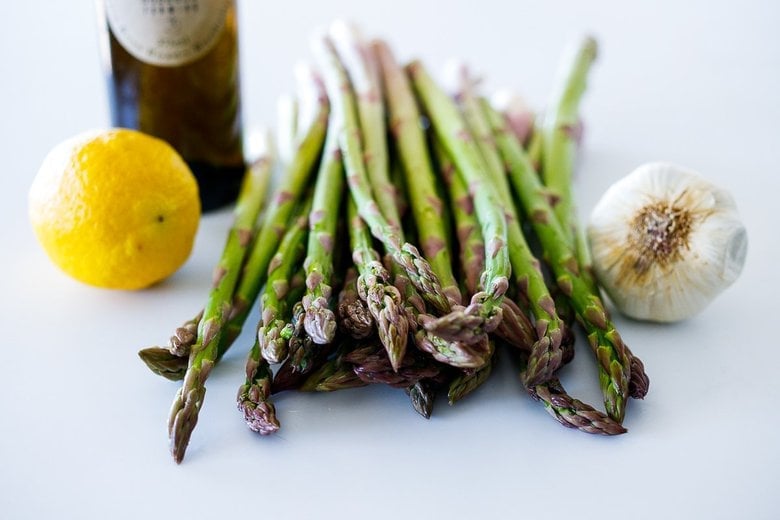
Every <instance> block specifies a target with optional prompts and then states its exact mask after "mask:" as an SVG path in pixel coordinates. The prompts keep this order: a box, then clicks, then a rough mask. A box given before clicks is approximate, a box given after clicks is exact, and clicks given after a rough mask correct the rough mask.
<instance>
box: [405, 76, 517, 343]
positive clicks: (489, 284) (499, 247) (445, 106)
mask: <svg viewBox="0 0 780 520" xmlns="http://www.w3.org/2000/svg"><path fill="white" fill-rule="evenodd" d="M407 73H408V74H409V76H410V79H411V81H412V84H413V86H414V89H415V92H416V94H417V97H418V100H419V101H420V104H421V105H422V107H423V109H424V111H425V112H426V113H427V114H428V117H429V118H430V119H431V123H432V126H433V130H434V132H435V134H436V136H437V137H438V139H439V140H440V141H441V143H442V145H443V146H444V148H445V150H446V151H447V153H448V154H449V155H450V156H451V157H452V159H453V161H454V162H455V164H456V165H457V171H458V173H459V174H460V175H462V176H463V181H464V182H465V183H466V185H467V186H468V187H469V191H470V192H471V194H472V196H473V199H474V207H475V211H476V213H477V218H478V219H479V222H480V227H481V229H482V236H483V237H484V239H485V271H484V272H483V274H482V283H481V285H482V287H483V288H484V290H483V291H480V292H478V293H476V294H474V295H473V296H472V299H471V303H470V304H469V306H468V307H466V308H465V309H462V310H461V309H458V310H456V311H455V312H453V313H451V314H450V315H449V316H443V317H442V318H440V319H439V320H436V321H433V322H431V323H429V324H428V327H429V329H428V330H430V331H432V332H434V333H435V334H437V335H439V336H442V337H445V338H447V339H455V340H461V341H474V342H476V341H480V340H482V339H483V337H484V336H485V334H486V333H488V332H490V331H491V330H493V329H495V328H496V326H498V323H499V322H500V321H501V300H502V299H503V297H504V293H505V292H506V290H507V288H508V286H509V276H510V275H511V271H512V267H511V264H510V262H509V251H508V247H507V221H506V216H505V215H504V212H503V211H501V208H502V204H501V198H500V196H499V195H498V193H497V190H496V187H495V186H493V185H492V184H491V183H490V182H489V181H488V179H486V178H485V174H484V169H485V167H484V164H483V161H482V158H481V156H480V152H479V149H478V148H477V145H476V143H475V142H474V141H473V140H472V139H471V138H470V134H469V133H468V129H467V128H466V124H465V122H464V121H463V118H462V117H461V115H460V113H459V112H458V109H457V107H455V105H454V104H453V103H452V101H451V100H450V99H449V97H448V96H447V95H446V94H445V93H444V92H442V90H441V89H440V88H439V87H438V85H436V84H435V82H434V81H433V79H432V78H431V77H430V75H429V74H428V73H427V71H426V70H425V68H424V67H423V65H422V63H420V62H419V61H416V62H413V63H412V64H410V65H409V66H408V67H407Z"/></svg>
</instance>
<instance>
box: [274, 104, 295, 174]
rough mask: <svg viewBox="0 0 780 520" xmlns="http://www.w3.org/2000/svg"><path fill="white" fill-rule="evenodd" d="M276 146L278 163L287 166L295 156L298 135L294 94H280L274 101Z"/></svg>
mask: <svg viewBox="0 0 780 520" xmlns="http://www.w3.org/2000/svg"><path fill="white" fill-rule="evenodd" d="M276 120H277V126H276V135H277V137H276V146H277V148H278V149H279V163H280V164H281V165H282V167H283V168H287V167H288V166H289V165H290V163H292V161H293V157H295V152H296V147H297V135H298V101H297V100H296V99H295V96H293V95H290V94H282V95H281V96H279V99H278V100H277V102H276Z"/></svg>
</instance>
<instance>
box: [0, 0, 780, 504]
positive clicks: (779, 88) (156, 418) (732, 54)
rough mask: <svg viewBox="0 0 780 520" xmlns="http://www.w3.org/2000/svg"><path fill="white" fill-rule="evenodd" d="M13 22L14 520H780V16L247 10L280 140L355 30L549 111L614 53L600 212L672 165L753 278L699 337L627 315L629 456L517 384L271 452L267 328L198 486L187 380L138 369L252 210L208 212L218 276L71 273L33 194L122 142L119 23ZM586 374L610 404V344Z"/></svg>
mask: <svg viewBox="0 0 780 520" xmlns="http://www.w3.org/2000/svg"><path fill="white" fill-rule="evenodd" d="M416 4H422V5H416ZM3 15H4V24H3V26H4V28H3V30H2V31H0V42H1V45H0V49H2V52H1V53H0V149H2V152H3V153H2V158H3V169H2V171H3V178H4V183H5V184H4V186H3V189H2V190H0V211H1V212H2V221H1V222H2V224H0V226H1V227H0V229H1V230H2V231H1V232H2V244H3V245H2V250H1V252H0V273H2V277H0V294H1V295H2V298H0V320H2V321H1V325H0V330H2V335H1V336H0V337H1V338H2V343H0V352H2V357H1V358H0V359H2V361H1V363H0V518H3V519H21V518H30V519H48V518H57V519H61V518H65V519H70V518H73V519H91V518H101V519H102V518H121V519H124V518H128V519H137V518H174V517H176V518H426V517H428V518H569V517H570V518H579V519H590V518H607V517H609V518H631V519H635V518H641V519H645V518H647V519H660V518H672V519H676V518H681V519H682V518H686V519H687V518H707V519H721V518H722V519H732V518H751V519H763V518H767V519H768V518H777V517H778V516H777V515H778V513H777V511H776V509H777V506H780V499H778V495H777V489H778V482H780V478H779V477H780V470H779V469H778V467H779V466H780V443H778V433H777V432H778V426H780V421H779V420H778V414H777V412H776V411H774V409H773V407H774V406H775V405H776V404H777V402H778V397H780V366H779V363H778V362H779V361H780V355H779V354H778V352H780V349H779V348H778V333H777V331H776V330H775V325H776V323H777V321H778V311H780V307H779V306H778V303H777V301H778V298H777V291H778V290H780V284H778V275H777V272H778V267H777V266H778V261H780V247H779V240H778V232H777V225H778V223H779V222H780V218H778V213H777V211H778V200H780V199H778V194H780V169H779V168H778V165H780V139H778V138H779V137H780V36H779V35H778V34H779V33H778V32H777V31H778V29H777V27H778V24H780V4H778V3H777V2H775V1H773V0H764V1H758V0H755V1H747V0H745V1H740V2H720V1H717V2H716V1H707V2H704V1H702V2H678V1H673V0H664V1H656V2H618V1H614V2H607V1H596V2H594V1H590V2H576V1H569V2H564V1H552V2H530V1H525V2H508V1H503V2H502V1H497V0H495V1H494V0H481V1H479V2H467V1H461V0H451V1H449V2H415V1H412V0H396V1H394V2H387V3H381V4H380V3H375V2H358V1H354V0H353V1H348V0H339V1H331V2H304V1H297V0H286V1H284V2H251V1H243V2H241V30H242V46H243V47H242V60H243V71H242V72H243V80H244V99H245V113H246V123H247V128H252V127H255V126H257V125H261V124H266V125H268V124H274V118H275V108H274V104H275V99H276V97H277V96H278V95H279V94H280V93H282V92H285V91H288V90H289V89H290V88H291V87H292V68H293V64H294V63H295V62H296V61H297V60H299V59H306V58H307V57H308V56H309V52H308V50H307V45H308V42H307V38H308V35H309V34H310V33H311V31H312V30H313V29H314V28H315V27H317V26H321V25H323V24H326V23H328V22H329V21H330V20H331V18H332V17H333V16H336V15H344V16H347V17H349V18H351V19H353V20H355V21H357V22H359V23H360V24H361V25H362V27H363V29H364V31H365V32H366V33H368V34H371V35H376V36H384V37H386V38H387V39H389V40H390V41H391V43H392V44H393V45H394V47H395V49H396V51H397V54H398V55H399V56H400V57H402V58H411V57H420V58H422V59H424V60H425V62H426V63H427V64H428V65H429V66H430V67H431V69H432V70H435V71H438V70H441V67H442V66H443V65H444V63H445V61H446V60H447V59H448V58H450V57H461V58H464V59H466V60H467V61H468V62H469V63H471V64H472V65H473V66H474V67H476V68H477V69H478V70H480V71H481V72H482V73H483V74H484V75H485V77H486V78H487V80H486V88H487V89H488V90H490V89H494V88H497V87H499V86H509V87H512V88H515V89H518V90H519V91H521V92H522V93H523V94H524V95H525V96H526V97H527V99H528V100H529V102H530V103H532V104H533V105H534V106H536V107H540V106H541V105H542V104H543V103H544V101H545V99H546V95H547V93H548V92H549V89H550V85H551V81H552V76H553V72H554V70H555V65H556V62H557V59H558V56H559V53H560V51H561V50H562V48H563V47H564V45H565V44H566V43H567V42H569V41H570V40H572V39H573V38H576V37H577V36H578V35H580V34H582V33H584V32H592V33H593V34H595V35H596V36H597V37H598V39H599V41H600V43H601V50H602V52H601V55H600V57H599V61H598V64H597V66H596V67H595V69H594V71H593V76H592V78H593V80H592V82H591V85H590V88H589V90H588V93H587V97H586V98H585V101H584V106H583V111H584V117H585V119H586V125H587V134H586V140H585V144H584V149H583V153H582V160H581V165H580V170H579V178H578V184H577V190H578V197H579V205H580V210H581V212H582V214H583V215H587V212H588V211H589V210H590V209H591V208H592V207H593V205H594V204H595V202H596V200H597V199H598V197H599V195H600V194H601V193H602V192H603V191H604V190H605V189H606V187H607V186H608V185H609V184H610V183H612V182H613V181H615V180H616V179H618V178H620V177H621V176H622V175H624V174H626V173H627V172H628V171H629V170H631V169H632V168H633V167H635V166H637V165H638V164H640V163H642V162H644V161H649V160H661V159H663V160H670V161H675V162H679V163H681V164H684V165H688V166H690V167H692V168H695V169H698V170H700V171H701V172H703V173H705V174H706V175H707V176H708V177H710V178H711V179H712V180H714V181H715V182H717V183H719V184H721V185H723V186H725V187H726V188H728V189H729V190H731V191H732V193H733V194H734V196H735V198H736V200H737V202H738V204H739V206H740V209H741V213H742V215H743V218H744V221H745V224H746V226H747V229H748V233H749V238H750V246H749V252H748V261H747V265H746V267H745V270H744V272H743V274H742V277H741V278H740V279H739V280H738V281H737V283H736V284H735V285H734V286H732V287H731V288H730V289H729V290H727V291H726V292H725V293H724V294H723V295H722V296H721V297H720V298H719V299H718V300H716V301H715V302H714V303H713V304H712V305H711V306H710V307H709V308H708V309H706V311H705V312H703V313H702V314H701V315H699V316H697V317H696V318H694V319H691V320H689V321H687V322H685V323H680V324H676V325H669V326H660V325H651V324H643V323H636V322H631V321H629V320H626V319H623V318H621V317H617V322H618V325H619V327H620V328H621V331H622V333H623V335H624V337H625V339H626V340H627V342H628V343H629V344H630V345H631V346H632V348H633V350H634V352H635V353H637V354H638V355H640V356H641V357H642V358H643V359H644V361H645V363H646V366H647V370H648V372H649V374H650V376H651V378H652V386H651V391H650V394H649V395H648V396H647V399H645V401H643V402H631V403H630V406H629V410H628V415H627V417H626V421H625V424H626V426H627V427H628V428H629V430H630V431H629V433H628V434H627V435H623V436H620V437H617V438H603V437H597V436H589V435H586V434H582V433H579V432H577V431H574V430H568V429H564V428H562V427H560V426H558V425H557V424H556V423H555V422H554V421H553V420H552V419H551V418H550V417H548V416H547V415H546V413H545V412H544V411H543V409H542V408H541V407H540V406H539V405H537V404H536V403H534V402H532V401H531V400H530V399H529V398H527V397H526V396H525V395H524V393H523V392H522V390H521V387H520V385H519V383H518V381H517V378H516V375H515V373H514V371H513V368H512V367H511V366H510V365H509V363H507V362H503V363H502V364H501V365H500V366H499V368H498V369H497V372H496V373H495V374H494V376H493V377H492V379H491V380H490V382H489V383H488V384H486V385H485V386H484V387H483V388H482V389H480V390H479V391H478V393H476V394H475V395H473V396H470V397H469V398H468V399H466V400H465V401H463V402H462V403H460V404H458V405H456V406H455V407H452V408H450V407H448V405H447V404H446V403H445V402H439V403H438V404H437V407H436V409H435V411H434V416H433V418H432V419H430V420H429V421H425V420H423V419H421V418H420V417H418V416H417V415H416V414H415V413H414V412H413V411H412V410H411V408H410V406H409V404H408V401H407V398H406V396H405V395H404V394H403V392H401V391H392V390H389V389H384V388H378V387H372V388H369V389H358V390H354V391H349V392H343V393H336V394H330V395H304V394H289V395H282V396H280V397H279V398H278V399H277V401H276V402H277V407H278V411H279V417H280V420H281V421H282V423H283V427H282V430H281V431H280V432H279V433H278V434H277V435H276V436H274V437H271V438H261V437H259V436H256V435H255V434H253V433H252V432H250V431H249V430H248V429H247V428H246V427H245V426H244V424H243V422H242V420H241V418H240V416H239V414H238V412H237V411H236V409H235V405H234V398H235V392H236V389H237V387H238V386H239V384H240V383H241V382H242V381H243V364H244V356H245V351H246V346H247V343H248V341H249V338H250V336H251V332H252V330H251V329H253V328H254V326H253V325H251V326H248V327H247V330H246V331H245V334H244V335H242V339H241V340H239V342H238V343H237V345H236V346H235V348H234V349H233V350H231V351H230V352H229V354H228V355H227V356H226V357H225V359H224V360H223V361H222V362H221V363H220V364H219V365H218V366H217V368H216V369H215V370H214V372H213V374H212V377H211V378H210V380H209V382H208V394H207V398H206V403H205V407H204V409H203V411H202V413H201V416H200V423H199V425H198V427H197V429H196V431H195V433H194V435H193V438H192V442H191V445H190V448H189V451H188V453H187V457H186V460H185V462H184V463H183V464H182V465H180V466H177V465H176V464H174V463H173V462H172V460H171V458H170V456H169V454H168V446H167V437H166V430H165V423H166V416H167V412H168V407H169V404H170V401H171V399H172V397H173V394H174V392H175V391H176V388H177V385H176V384H175V383H171V382H168V381H165V380H162V379H159V378H157V377H155V376H153V375H151V374H150V373H149V372H148V371H147V369H146V368H145V367H144V366H143V365H142V364H141V363H140V361H139V360H138V358H137V355H136V351H137V350H138V348H139V347H142V346H146V345H150V344H156V343H161V342H164V341H165V340H166V338H167V337H168V335H169V334H170V332H171V329H172V327H173V326H174V325H176V324H178V322H179V321H181V320H182V319H184V318H186V317H189V316H190V315H191V314H192V313H193V312H194V311H195V310H197V309H199V308H200V306H201V304H202V303H201V302H202V301H203V298H204V296H205V294H206V291H207V287H208V285H209V280H210V273H211V268H212V265H213V264H214V262H215V260H216V258H217V256H218V255H219V252H220V249H221V246H222V242H223V237H224V233H225V229H226V226H227V225H228V222H229V212H227V211H222V212H219V213H216V214H210V215H208V216H206V217H204V218H203V221H202V227H201V229H200V231H199V234H198V237H197V243H196V247H195V250H194V253H193V255H192V257H191V259H190V260H189V261H188V262H187V264H186V265H185V266H184V267H183V268H182V269H181V270H180V271H179V272H178V273H177V274H176V275H175V276H173V277H172V278H170V279H169V280H168V281H166V282H164V283H163V284H161V285H159V286H157V287H154V288H151V289H149V290H145V291H140V292H116V291H107V290H99V289H94V288H90V287H87V286H85V285H81V284H79V283H78V282H75V281H72V280H70V279H69V278H67V277H66V276H65V275H63V274H62V273H60V272H59V271H58V270H57V269H56V268H55V267H54V266H53V265H52V264H51V263H50V262H49V260H48V259H47V258H46V256H45V255H44V253H43V251H42V249H41V248H40V247H39V246H38V244H37V243H36V241H35V238H34V236H33V234H32V232H31V230H30V226H29V223H28V219H27V214H26V211H27V207H26V196H27V190H28V188H29V185H30V183H31V181H32V178H33V176H34V175H35V173H36V171H37V168H38V166H39V164H40V162H41V160H42V159H43V157H44V155H45V153H46V152H47V151H48V149H49V148H51V147H52V146H53V145H54V144H56V143H57V142H59V141H61V140H62V139H64V138H66V137H68V136H70V135H71V134H74V133H77V132H80V131H82V130H84V129H87V128H91V127H98V126H105V125H107V124H108V112H107V101H106V93H105V89H104V86H105V85H104V82H103V76H102V72H101V68H100V61H99V57H98V51H97V35H96V28H95V26H96V24H95V19H94V17H95V15H94V10H93V5H92V3H91V2H89V1H80V2H52V1H49V2H46V1H41V0H38V1H26V2H19V1H15V2H9V3H8V4H7V5H5V6H4V7H3ZM563 380H564V383H565V384H566V385H567V388H568V389H569V390H570V391H571V392H572V393H574V394H576V395H578V396H579V397H581V398H583V399H585V400H587V401H589V402H592V403H599V402H600V399H599V397H600V394H599V391H598V388H597V383H596V376H595V366H594V363H593V360H592V356H591V354H590V352H589V350H588V349H587V348H586V346H585V344H584V342H581V343H580V347H579V349H578V354H577V359H576V360H575V362H574V363H573V364H572V365H571V366H569V367H567V368H566V369H565V370H564V372H563Z"/></svg>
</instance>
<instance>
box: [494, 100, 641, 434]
mask: <svg viewBox="0 0 780 520" xmlns="http://www.w3.org/2000/svg"><path fill="white" fill-rule="evenodd" d="M481 104H482V107H483V110H484V113H485V114H486V115H487V117H488V119H489V121H490V124H491V127H492V128H493V133H494V136H495V139H496V143H497V145H498V148H499V149H500V150H501V153H502V156H503V158H504V160H505V161H506V163H507V165H508V167H509V172H510V179H511V180H512V183H513V185H514V187H515V191H516V193H517V194H518V196H519V197H520V200H521V202H522V204H523V207H524V208H525V212H526V214H527V215H529V218H530V220H531V223H532V225H533V227H534V231H535V232H536V235H537V236H538V237H539V240H540V241H541V243H542V247H543V248H544V250H545V253H546V255H547V257H548V258H547V260H548V263H549V264H550V267H551V268H552V270H553V272H554V274H555V277H556V279H557V282H558V285H559V287H560V288H561V290H562V291H563V292H564V294H566V295H567V296H568V297H569V298H570V302H571V305H572V307H573V308H574V310H575V312H576V313H577V317H578V319H579V320H580V322H581V323H582V324H583V326H584V328H585V331H586V333H587V335H588V340H589V342H590V344H591V347H592V349H593V351H594V353H595V354H596V358H597V359H598V361H599V380H600V383H601V389H602V392H603V394H604V399H605V401H604V404H605V406H606V409H607V413H608V414H609V416H610V417H612V418H613V419H615V420H616V421H618V422H622V420H623V416H624V414H625V406H626V398H627V397H628V395H629V388H628V381H629V378H630V371H631V358H630V357H629V354H628V352H627V351H626V347H625V344H624V343H623V341H622V339H621V338H620V335H619V334H618V332H617V330H616V329H615V326H614V324H613V323H612V322H611V321H610V319H609V316H608V315H607V312H606V310H605V308H604V304H603V302H602V301H601V298H600V297H599V295H598V293H597V292H594V291H593V287H594V286H593V284H592V283H590V281H589V280H588V278H587V276H586V275H583V273H582V271H581V270H580V269H579V265H578V263H577V259H576V254H575V252H574V248H573V246H572V244H571V242H570V241H569V240H567V237H566V234H565V232H564V231H563V227H562V226H561V225H560V224H559V222H558V220H557V219H556V218H555V214H554V212H553V208H552V206H551V205H550V203H549V198H548V197H547V193H548V192H547V191H546V189H545V187H544V186H543V185H542V183H541V181H540V180H539V177H538V175H537V174H536V172H535V171H534V169H533V165H532V164H531V162H530V160H529V159H528V156H527V155H526V154H525V152H524V151H523V149H522V147H521V146H520V144H519V143H518V142H517V140H516V139H515V138H514V136H513V135H512V134H511V133H510V131H509V130H508V129H507V127H506V124H505V122H504V120H503V119H502V118H501V116H500V115H499V114H498V113H497V112H496V111H495V110H493V108H492V107H491V106H490V104H489V103H487V102H486V101H484V100H483V102H482V103H481Z"/></svg>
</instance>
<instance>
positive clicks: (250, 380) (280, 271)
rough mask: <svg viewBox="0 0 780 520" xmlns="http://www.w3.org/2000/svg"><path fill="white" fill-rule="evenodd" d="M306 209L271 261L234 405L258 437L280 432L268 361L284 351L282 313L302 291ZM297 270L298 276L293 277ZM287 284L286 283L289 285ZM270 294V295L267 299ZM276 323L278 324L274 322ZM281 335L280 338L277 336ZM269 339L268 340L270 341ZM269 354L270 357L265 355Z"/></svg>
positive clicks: (285, 340) (299, 297) (295, 300)
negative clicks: (268, 325) (259, 317)
mask: <svg viewBox="0 0 780 520" xmlns="http://www.w3.org/2000/svg"><path fill="white" fill-rule="evenodd" d="M307 205H308V203H307V204H304V207H303V210H302V214H301V215H299V217H298V219H297V220H296V221H295V222H294V223H293V226H292V227H291V228H290V229H289V230H288V231H287V233H286V234H285V236H284V239H283V240H282V242H281V244H280V245H279V251H278V252H277V253H276V255H274V258H273V259H272V260H271V267H270V268H269V271H270V272H269V275H268V283H267V285H266V288H265V291H264V293H263V296H262V300H263V303H262V308H263V319H262V320H261V321H260V323H259V324H258V334H256V335H255V341H254V344H253V345H252V348H251V349H250V351H249V355H248V357H247V362H246V379H245V381H244V384H243V385H241V387H240V388H239V389H238V395H237V397H236V404H237V407H238V409H239V411H240V412H241V413H242V414H243V416H244V421H245V422H246V423H247V425H248V426H249V428H250V429H251V430H252V431H255V432H257V433H260V434H261V435H269V434H271V433H274V432H276V431H277V430H278V429H279V421H278V420H277V418H276V409H275V408H274V405H273V403H272V402H271V393H272V383H273V379H274V377H273V373H272V372H271V367H270V365H269V361H268V358H269V357H271V355H274V356H279V357H281V356H282V355H283V351H284V350H285V349H286V345H287V339H288V338H284V339H279V338H278V337H277V333H276V332H275V331H276V330H278V327H279V323H284V320H283V319H281V316H282V315H281V312H282V309H284V311H286V310H287V309H289V308H290V307H292V304H293V303H296V302H297V303H300V299H301V296H302V295H303V291H304V287H305V284H304V277H305V275H304V274H303V270H302V269H301V268H300V266H299V264H300V257H301V256H302V255H303V242H304V236H302V235H304V234H305V231H306V215H307V213H308V207H306V206H307ZM296 266H297V267H298V269H299V270H298V272H297V273H296V274H292V272H293V270H294V269H295V268H296ZM288 280H289V281H288ZM269 294H273V296H272V297H271V298H268V295H269ZM271 309H276V313H275V316H276V320H274V321H273V322H272V323H273V324H274V326H275V327H276V328H275V329H274V332H269V330H268V329H267V328H264V327H265V320H266V319H267V318H268V315H269V313H272V312H273V311H272V310H271ZM277 320H278V321H277ZM279 335H281V334H279ZM269 336H271V338H270V339H269ZM269 342H271V343H278V344H280V345H276V346H275V347H274V348H269V347H268V343H269ZM269 350H271V354H270V355H269V354H267V351H269Z"/></svg>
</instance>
